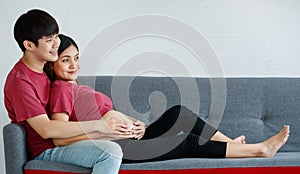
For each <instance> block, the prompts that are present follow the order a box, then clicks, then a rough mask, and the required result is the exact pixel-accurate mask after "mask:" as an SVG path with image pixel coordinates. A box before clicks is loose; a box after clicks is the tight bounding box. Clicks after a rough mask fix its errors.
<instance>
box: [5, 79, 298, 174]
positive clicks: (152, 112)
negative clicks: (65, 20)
mask: <svg viewBox="0 0 300 174" xmlns="http://www.w3.org/2000/svg"><path fill="white" fill-rule="evenodd" d="M79 82H80V83H82V84H86V85H89V86H91V87H94V88H95V89H96V90H98V91H101V92H103V93H105V94H106V95H108V96H110V97H111V98H112V100H113V102H114V107H115V109H117V110H119V111H122V112H124V113H126V114H128V115H132V116H134V117H137V118H138V119H141V120H143V121H145V122H146V123H147V124H150V123H151V122H152V121H153V120H155V119H156V118H157V116H159V115H160V114H161V113H162V112H163V111H164V110H165V109H167V108H170V107H172V106H174V105H178V104H182V105H185V106H187V107H188V108H190V109H192V110H193V111H194V112H195V113H197V114H198V115H199V116H200V117H202V118H204V119H207V120H208V121H209V122H210V123H211V124H213V125H214V126H216V127H218V129H219V130H220V131H222V132H223V133H225V134H226V135H228V136H229V137H237V136H239V135H241V134H243V135H246V138H247V143H255V142H260V141H263V140H265V139H266V138H268V137H270V136H271V135H274V134H275V133H277V132H278V131H279V130H280V129H281V128H282V126H283V125H284V124H288V125H290V129H291V133H290V137H289V140H288V141H287V143H286V144H285V145H284V146H283V147H282V148H281V149H280V151H279V152H278V153H277V154H276V156H275V157H274V158H245V159H241V158H240V159H205V158H203V159H199V158H197V159H194V158H184V159H176V160H167V161H159V162H147V163H136V164H122V166H121V172H123V173H126V171H139V170H153V172H155V171H157V170H174V171H176V169H195V170H201V169H217V168H223V169H224V168H225V169H230V168H261V169H266V168H272V167H275V168H276V169H278V168H281V169H282V168H284V169H293V171H295V170H298V171H300V145H299V143H300V128H299V125H300V78H225V79H223V78H211V79H209V78H193V77H173V78H172V77H142V76H139V77H129V76H97V77H91V76H82V77H80V78H79ZM3 131H4V132H3V135H4V146H5V162H6V171H7V174H15V173H22V172H23V168H25V171H28V172H26V173H30V172H29V171H34V170H37V171H39V170H52V171H64V172H78V173H89V172H91V170H90V169H87V168H82V167H79V166H73V165H68V164H57V163H51V162H46V161H38V160H32V161H27V154H26V148H25V146H26V142H25V135H24V130H23V128H22V127H20V126H18V125H16V124H8V125H6V126H5V127H4V130H3ZM278 171H279V170H278ZM173 173H174V172H173ZM273 173H274V172H273Z"/></svg>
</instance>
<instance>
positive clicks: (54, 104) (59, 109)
mask: <svg viewBox="0 0 300 174" xmlns="http://www.w3.org/2000/svg"><path fill="white" fill-rule="evenodd" d="M72 93H73V92H72V86H71V85H55V84H53V87H52V88H51V90H50V101H49V103H50V114H51V115H52V114H53V113H67V114H68V115H69V116H70V115H71V113H72V111H73V106H74V102H73V95H72Z"/></svg>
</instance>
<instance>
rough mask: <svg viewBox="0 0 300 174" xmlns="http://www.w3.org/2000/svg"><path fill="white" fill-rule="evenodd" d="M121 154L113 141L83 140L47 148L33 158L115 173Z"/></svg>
mask: <svg viewBox="0 0 300 174" xmlns="http://www.w3.org/2000/svg"><path fill="white" fill-rule="evenodd" d="M122 156H123V153H122V149H121V147H120V146H119V145H118V144H117V143H115V142H112V141H107V140H84V141H79V142H76V143H73V144H70V145H68V146H60V147H55V148H52V149H48V150H46V151H45V152H43V153H41V154H40V155H39V156H37V157H36V158H35V159H37V160H47V161H52V162H61V163H68V164H74V165H78V166H82V167H88V168H92V169H93V170H92V171H93V172H92V173H93V174H102V173H103V174H117V173H118V171H119V168H120V165H121V162H122Z"/></svg>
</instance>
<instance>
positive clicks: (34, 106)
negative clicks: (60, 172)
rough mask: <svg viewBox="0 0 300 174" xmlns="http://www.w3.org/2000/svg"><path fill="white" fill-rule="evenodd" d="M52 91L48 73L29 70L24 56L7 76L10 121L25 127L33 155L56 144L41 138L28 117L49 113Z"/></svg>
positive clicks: (6, 104) (6, 92)
mask: <svg viewBox="0 0 300 174" xmlns="http://www.w3.org/2000/svg"><path fill="white" fill-rule="evenodd" d="M49 91H50V81H49V79H48V77H47V76H46V74H45V73H37V72H34V71H32V70H30V69H29V68H28V67H27V66H26V65H25V64H24V63H23V62H22V61H21V60H19V61H18V62H17V63H16V64H15V66H14V67H13V69H12V70H11V71H10V73H9V74H8V76H7V78H6V82H5V86H4V104H5V107H6V110H7V112H8V116H9V118H10V119H11V122H14V123H18V124H19V125H21V126H23V127H24V128H25V131H26V137H27V149H28V152H29V155H30V159H33V158H35V157H36V156H38V155H39V154H40V153H42V152H44V151H45V150H47V149H49V148H53V147H55V146H54V144H53V142H52V140H51V139H44V138H42V137H41V136H40V135H39V134H38V133H37V132H36V131H34V130H33V128H32V127H31V126H30V125H29V124H28V123H27V121H26V120H27V119H29V118H33V117H35V116H39V115H42V114H47V111H48V101H49Z"/></svg>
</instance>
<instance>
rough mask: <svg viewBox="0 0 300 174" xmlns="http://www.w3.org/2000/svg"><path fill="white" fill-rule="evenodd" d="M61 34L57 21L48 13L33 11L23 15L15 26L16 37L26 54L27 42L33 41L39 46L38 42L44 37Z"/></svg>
mask: <svg viewBox="0 0 300 174" xmlns="http://www.w3.org/2000/svg"><path fill="white" fill-rule="evenodd" d="M58 32H59V27H58V24H57V22H56V20H55V19H54V18H53V17H52V16H51V15H50V14H48V13H47V12H45V11H42V10H39V9H33V10H30V11H28V12H27V13H24V14H22V15H21V16H20V17H19V18H18V19H17V21H16V23H15V26H14V37H15V40H16V41H17V43H18V45H19V47H20V48H21V50H22V51H23V52H24V51H25V47H24V45H23V42H24V41H25V40H29V41H32V42H33V43H34V44H35V45H36V46H38V40H39V39H40V38H42V37H43V36H51V35H54V34H57V33H58Z"/></svg>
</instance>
